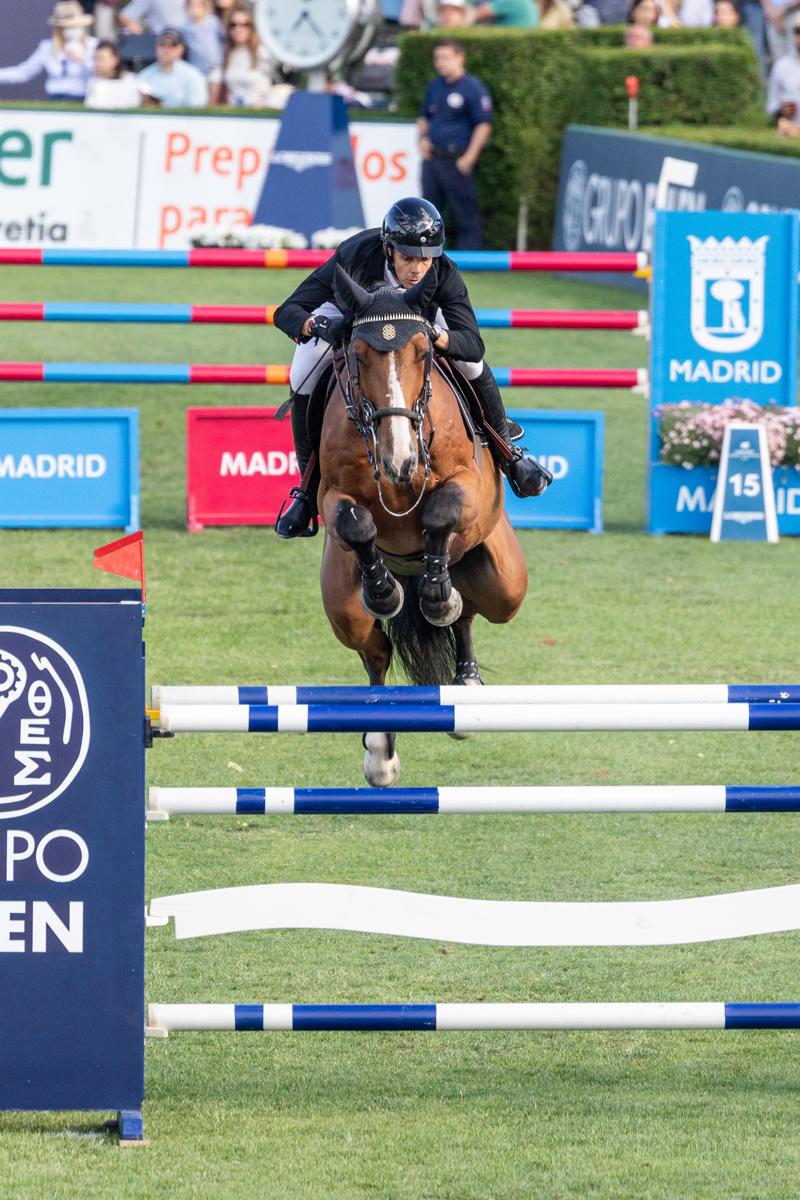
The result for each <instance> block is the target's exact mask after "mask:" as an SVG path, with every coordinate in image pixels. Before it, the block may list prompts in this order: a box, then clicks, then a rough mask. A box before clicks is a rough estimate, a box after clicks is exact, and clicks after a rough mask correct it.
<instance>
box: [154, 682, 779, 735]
mask: <svg viewBox="0 0 800 1200" xmlns="http://www.w3.org/2000/svg"><path fill="white" fill-rule="evenodd" d="M476 690H477V689H476ZM159 726H160V728H161V729H162V730H163V731H164V732H165V733H380V732H387V733H402V732H404V731H405V732H407V733H435V732H441V733H479V732H487V733H501V732H508V733H514V732H519V733H523V732H537V731H538V732H544V731H551V732H565V733H566V732H582V731H583V732H608V731H612V730H617V731H623V730H624V731H629V732H635V731H645V730H646V731H650V732H660V731H688V730H716V731H725V730H739V731H747V730H749V731H754V730H798V729H800V704H792V703H789V704H594V705H592V704H573V705H569V704H560V705H559V704H553V705H544V704H540V705H527V706H526V705H511V704H505V705H491V704H455V705H440V706H438V707H437V706H436V705H423V704H402V705H401V704H369V705H366V704H362V705H355V704H351V705H343V704H338V705H337V704H316V705H307V704H295V705H288V704H286V705H267V704H238V705H237V704H164V703H162V704H161V707H160V710H159Z"/></svg>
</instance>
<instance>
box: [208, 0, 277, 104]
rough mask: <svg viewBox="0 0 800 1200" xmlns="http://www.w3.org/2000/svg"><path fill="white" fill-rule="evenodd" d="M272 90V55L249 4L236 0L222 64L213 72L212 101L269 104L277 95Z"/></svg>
mask: <svg viewBox="0 0 800 1200" xmlns="http://www.w3.org/2000/svg"><path fill="white" fill-rule="evenodd" d="M272 91H273V80H272V74H271V69H270V62H269V56H268V54H267V52H266V50H265V49H264V47H263V46H262V44H261V38H260V37H259V36H258V32H257V30H256V27H255V22H254V20H253V14H252V12H251V11H250V9H249V8H248V7H245V6H244V5H241V4H236V5H234V7H233V8H232V9H231V10H230V15H229V17H228V24H227V32H226V37H225V49H224V52H223V61H222V65H221V66H220V67H218V68H217V69H216V70H215V71H213V72H212V74H211V99H212V103H214V104H219V103H222V102H226V103H228V104H235V105H238V106H239V107H242V108H266V107H268V105H269V102H270V100H271V99H273V97H272ZM284 91H285V89H284ZM275 99H278V97H275ZM283 103H285V95H284V97H283ZM278 106H279V107H280V103H279V104H278Z"/></svg>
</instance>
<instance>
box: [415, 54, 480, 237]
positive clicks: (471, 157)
mask: <svg viewBox="0 0 800 1200" xmlns="http://www.w3.org/2000/svg"><path fill="white" fill-rule="evenodd" d="M464 57H465V51H464V47H463V45H462V44H461V42H458V41H456V40H455V39H454V38H441V39H440V40H439V41H438V42H437V43H436V45H435V46H434V48H433V66H434V69H435V71H436V76H437V77H436V79H434V80H432V81H431V82H430V83H429V84H428V87H427V90H426V92H425V99H424V101H423V104H422V108H421V109H420V115H419V117H418V118H417V127H418V129H419V139H420V141H419V148H420V154H421V155H422V192H423V195H424V196H425V199H426V200H430V202H431V203H432V204H435V205H436V207H437V208H445V207H449V208H450V210H451V211H452V214H453V216H454V217H455V222H456V226H457V229H458V238H457V242H458V249H459V250H480V248H481V217H480V211H479V209H478V196H477V191H476V188H475V166H476V164H477V162H478V158H479V156H480V153H481V151H482V150H483V147H484V146H485V145H486V143H487V142H488V140H489V135H490V133H491V131H492V98H491V96H490V95H489V93H488V92H487V90H486V88H485V87H484V86H483V84H482V83H481V81H480V79H476V78H475V76H474V75H469V74H468V73H467V71H466V68H465V66H464Z"/></svg>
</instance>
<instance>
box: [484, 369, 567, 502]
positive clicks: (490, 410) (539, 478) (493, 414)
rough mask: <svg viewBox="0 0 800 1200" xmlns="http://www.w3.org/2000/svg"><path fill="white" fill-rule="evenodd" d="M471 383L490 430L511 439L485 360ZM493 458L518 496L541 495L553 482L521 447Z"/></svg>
mask: <svg viewBox="0 0 800 1200" xmlns="http://www.w3.org/2000/svg"><path fill="white" fill-rule="evenodd" d="M472 386H473V387H474V388H475V390H476V392H477V393H478V395H479V397H480V400H481V404H482V405H483V411H484V413H485V415H486V419H487V421H488V422H489V424H490V425H491V427H492V429H493V430H494V431H495V433H499V434H500V437H501V438H503V440H504V441H506V442H510V440H511V439H510V436H509V435H510V422H509V420H508V415H507V414H506V410H505V407H504V405H503V398H502V396H501V395H500V389H499V388H498V386H497V383H496V382H495V378H494V375H493V374H492V372H491V368H490V367H489V366H487V364H486V363H484V364H483V370H482V371H481V373H480V375H479V376H478V378H477V379H474V380H472ZM495 461H496V462H497V465H498V466H499V468H500V470H501V471H502V472H503V473H504V474H505V475H506V477H507V478H508V482H509V483H510V484H511V487H512V489H513V491H514V492H515V493H516V495H517V496H541V494H542V492H543V491H544V490H545V488H546V487H548V486H549V484H551V483H552V482H553V476H552V475H551V474H550V472H549V471H548V470H547V468H546V467H542V466H540V464H539V463H537V462H535V461H534V459H532V458H530V457H529V456H528V455H527V454H526V453H525V451H524V449H523V448H522V447H520V446H515V447H514V457H513V458H512V459H505V458H501V457H500V455H499V454H496V453H495Z"/></svg>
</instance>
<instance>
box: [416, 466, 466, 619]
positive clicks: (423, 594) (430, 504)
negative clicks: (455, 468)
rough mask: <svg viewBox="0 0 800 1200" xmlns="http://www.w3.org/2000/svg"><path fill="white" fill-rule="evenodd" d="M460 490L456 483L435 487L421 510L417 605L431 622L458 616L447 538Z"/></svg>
mask: <svg viewBox="0 0 800 1200" xmlns="http://www.w3.org/2000/svg"><path fill="white" fill-rule="evenodd" d="M464 500H465V496H464V491H463V489H462V488H461V487H460V486H459V485H458V484H457V483H445V484H443V485H442V487H440V488H437V489H436V491H435V492H433V493H432V494H431V496H430V498H429V499H428V501H427V503H426V504H425V507H424V508H423V510H422V532H423V535H424V537H425V573H424V575H423V576H422V582H421V584H420V588H419V606H420V608H421V610H422V615H423V616H424V617H425V620H426V621H430V623H431V625H452V624H453V622H454V621H457V620H458V618H459V617H460V616H461V609H462V602H461V595H460V593H459V592H458V591H457V590H456V588H454V587H453V581H452V579H451V578H450V570H449V566H450V541H451V538H452V535H453V532H454V531H455V529H456V528H457V527H459V526H460V525H461V523H462V518H463V515H464Z"/></svg>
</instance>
